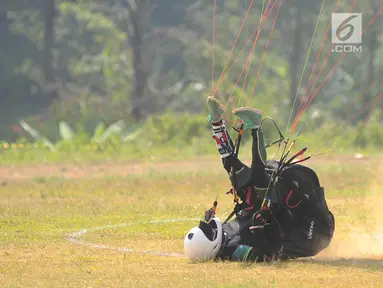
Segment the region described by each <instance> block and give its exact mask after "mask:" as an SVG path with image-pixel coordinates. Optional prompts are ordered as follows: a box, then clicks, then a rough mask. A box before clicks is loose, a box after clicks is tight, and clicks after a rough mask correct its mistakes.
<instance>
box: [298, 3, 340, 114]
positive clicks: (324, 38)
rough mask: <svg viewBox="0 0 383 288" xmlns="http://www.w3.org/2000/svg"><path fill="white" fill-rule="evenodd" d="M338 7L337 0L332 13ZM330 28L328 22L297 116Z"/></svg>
mask: <svg viewBox="0 0 383 288" xmlns="http://www.w3.org/2000/svg"><path fill="white" fill-rule="evenodd" d="M338 5H339V0H337V1H336V6H335V9H334V12H333V13H335V12H336V11H337V9H338ZM330 28H331V20H330V23H329V24H328V26H327V29H326V32H325V35H324V37H323V41H322V44H321V46H320V50H319V52H318V55H317V58H316V60H315V63H314V66H313V68H312V69H311V73H310V76H309V80H308V82H307V85H306V88H305V92H304V93H303V96H302V99H301V101H300V103H299V108H298V111H297V115H299V113H300V112H301V109H302V106H303V102H304V99H305V96H306V94H307V91H308V88H309V85H310V82H311V77H312V76H313V74H314V71H315V68H316V66H317V64H318V61H319V58H320V56H321V54H322V51H323V47H324V44H325V42H326V39H327V34H328V31H329V30H330ZM294 121H295V120H294Z"/></svg>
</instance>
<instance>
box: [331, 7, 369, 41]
mask: <svg viewBox="0 0 383 288" xmlns="http://www.w3.org/2000/svg"><path fill="white" fill-rule="evenodd" d="M331 19H332V29H331V31H332V43H338V44H357V43H362V35H361V34H362V14H361V13H332V18H331Z"/></svg>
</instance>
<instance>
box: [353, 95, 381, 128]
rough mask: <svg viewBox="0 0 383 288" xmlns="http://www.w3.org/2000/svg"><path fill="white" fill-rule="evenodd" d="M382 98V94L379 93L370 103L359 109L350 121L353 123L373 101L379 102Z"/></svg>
mask: <svg viewBox="0 0 383 288" xmlns="http://www.w3.org/2000/svg"><path fill="white" fill-rule="evenodd" d="M382 96H383V92H382V91H381V92H379V93H378V94H377V95H376V96H375V97H374V98H373V99H372V100H371V101H370V102H368V103H367V104H366V105H364V106H363V108H362V109H360V110H359V112H358V113H357V114H355V115H354V117H352V118H351V120H350V121H354V120H355V119H356V118H357V117H358V116H359V115H360V114H362V112H363V111H365V110H366V108H367V107H369V106H371V105H372V104H373V103H374V102H375V100H378V99H380V100H381V98H382ZM379 102H380V101H379ZM379 102H378V103H379ZM372 109H373V107H372V108H371V110H372Z"/></svg>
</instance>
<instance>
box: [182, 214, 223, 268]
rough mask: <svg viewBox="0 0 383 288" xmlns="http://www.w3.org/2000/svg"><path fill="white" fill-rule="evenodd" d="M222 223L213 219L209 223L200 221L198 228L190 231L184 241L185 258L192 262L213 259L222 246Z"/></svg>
mask: <svg viewBox="0 0 383 288" xmlns="http://www.w3.org/2000/svg"><path fill="white" fill-rule="evenodd" d="M222 235H223V231H222V223H221V221H220V220H219V219H218V218H212V219H211V220H210V221H209V222H208V223H205V222H202V221H200V224H199V226H198V227H194V228H192V229H190V231H189V232H188V233H187V234H186V237H185V240H184V251H185V256H186V257H187V258H189V259H190V260H192V261H208V260H211V259H213V258H214V257H215V256H216V255H217V254H218V251H219V249H220V248H221V244H222Z"/></svg>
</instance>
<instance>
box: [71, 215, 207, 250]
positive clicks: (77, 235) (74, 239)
mask: <svg viewBox="0 0 383 288" xmlns="http://www.w3.org/2000/svg"><path fill="white" fill-rule="evenodd" d="M198 220H200V219H196V218H185V219H165V220H152V221H146V222H130V223H124V224H116V225H105V226H100V227H93V228H89V229H81V230H79V231H77V232H73V233H68V234H66V235H65V239H66V240H68V241H69V242H71V243H73V244H76V245H81V246H87V247H90V248H96V249H105V250H113V251H119V252H124V253H139V254H148V255H155V256H166V257H184V255H183V254H181V253H172V252H161V251H151V250H134V249H131V248H127V247H113V246H109V245H104V244H97V243H92V242H88V241H86V240H84V239H82V237H83V236H84V235H85V234H87V233H88V232H91V231H98V230H103V229H107V228H120V227H128V226H135V225H139V224H163V223H175V222H189V221H198Z"/></svg>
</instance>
